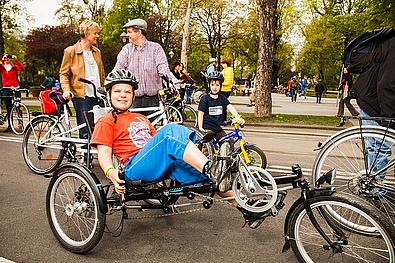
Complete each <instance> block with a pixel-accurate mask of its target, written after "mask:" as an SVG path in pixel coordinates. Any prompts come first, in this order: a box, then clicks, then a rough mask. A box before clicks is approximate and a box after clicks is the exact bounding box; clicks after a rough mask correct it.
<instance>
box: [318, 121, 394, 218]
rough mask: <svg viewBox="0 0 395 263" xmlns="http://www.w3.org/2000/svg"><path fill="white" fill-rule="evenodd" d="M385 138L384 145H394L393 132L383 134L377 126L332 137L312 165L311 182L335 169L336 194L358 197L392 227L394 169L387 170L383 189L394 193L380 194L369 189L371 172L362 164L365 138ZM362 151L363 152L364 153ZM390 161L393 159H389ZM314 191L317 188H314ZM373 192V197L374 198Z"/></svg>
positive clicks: (364, 162)
mask: <svg viewBox="0 0 395 263" xmlns="http://www.w3.org/2000/svg"><path fill="white" fill-rule="evenodd" d="M384 136H385V138H386V141H387V142H388V143H391V144H394V143H395V131H393V130H387V129H386V128H384V127H379V126H377V127H376V126H362V127H355V128H350V129H347V130H344V131H341V132H338V133H336V134H334V135H332V136H331V137H330V138H329V139H328V140H327V141H326V142H325V143H324V144H323V145H322V147H321V151H320V152H319V153H318V155H317V157H316V159H315V161H314V165H313V172H312V176H313V180H314V182H317V180H318V178H319V177H320V176H321V175H322V174H324V173H325V172H327V171H329V170H331V169H336V175H335V177H334V178H333V179H332V184H333V185H334V186H335V187H336V188H337V190H338V191H339V192H346V193H352V194H355V195H359V196H361V197H363V198H364V199H366V200H368V201H369V202H370V203H372V204H373V205H375V206H376V207H378V208H379V209H380V210H381V211H383V212H384V213H385V215H386V216H387V218H388V220H390V221H391V222H392V223H395V188H394V179H393V176H390V175H393V173H394V170H393V169H394V167H393V166H392V167H388V170H387V171H386V173H387V174H388V175H387V176H386V177H385V179H384V181H383V187H388V188H390V189H394V190H392V191H387V192H386V193H385V194H380V192H377V189H378V188H376V190H375V189H374V188H372V187H371V186H370V185H371V184H370V182H372V180H373V181H374V180H375V179H374V178H371V177H372V176H371V171H370V168H369V165H368V163H367V161H366V157H365V156H366V155H367V152H366V149H365V148H364V146H363V142H364V141H366V140H367V138H375V139H378V140H380V139H383V138H384ZM364 149H365V152H364ZM392 158H393V157H392ZM316 186H317V187H318V186H319V185H317V184H316ZM374 191H376V192H377V194H374Z"/></svg>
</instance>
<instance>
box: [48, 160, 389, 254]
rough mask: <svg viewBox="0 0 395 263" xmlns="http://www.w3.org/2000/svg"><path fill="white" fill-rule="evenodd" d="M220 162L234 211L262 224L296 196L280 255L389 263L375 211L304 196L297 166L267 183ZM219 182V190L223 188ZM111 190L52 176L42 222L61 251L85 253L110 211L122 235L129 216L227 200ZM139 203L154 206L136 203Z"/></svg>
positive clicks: (201, 194)
mask: <svg viewBox="0 0 395 263" xmlns="http://www.w3.org/2000/svg"><path fill="white" fill-rule="evenodd" d="M223 158H224V160H226V161H227V162H229V166H228V167H229V169H230V170H233V172H231V173H226V172H225V173H224V174H227V175H228V176H231V177H232V178H231V181H232V183H231V188H232V190H233V193H234V198H235V199H236V201H237V202H238V204H239V206H240V207H242V208H243V209H245V210H247V211H252V212H260V213H263V215H264V217H263V218H265V217H269V216H277V215H278V212H279V210H280V209H281V208H283V207H284V202H283V201H284V199H285V196H286V191H287V190H289V189H292V188H296V187H299V188H300V189H301V196H300V198H299V199H298V200H297V201H296V202H295V203H294V204H293V205H292V206H291V208H290V210H289V211H288V214H287V216H286V219H285V227H284V235H285V245H284V248H283V250H284V251H285V250H287V249H289V248H292V250H293V251H294V253H295V254H296V256H297V258H298V260H299V261H300V262H328V261H335V262H359V261H360V259H363V260H365V261H366V262H394V259H395V251H394V247H395V246H394V245H395V239H394V238H395V228H394V226H393V225H392V224H389V223H388V222H387V221H386V220H384V219H383V217H382V214H381V212H380V211H378V210H377V209H376V208H374V207H372V206H370V205H369V204H367V203H365V202H363V201H361V200H359V199H357V198H356V197H354V198H350V197H349V196H344V195H342V194H338V193H335V189H334V188H333V187H329V188H320V189H313V190H312V189H310V187H309V183H308V182H307V180H306V178H305V177H304V176H303V174H302V172H301V168H300V167H299V166H298V165H295V166H293V167H292V174H286V175H282V176H279V177H272V176H271V174H270V173H269V172H267V171H266V170H264V169H262V168H259V167H255V166H247V165H246V163H245V162H244V161H243V160H242V159H241V158H240V156H239V155H238V154H235V153H232V154H231V156H227V157H223ZM121 170H122V169H121ZM121 174H122V173H121ZM330 176H331V173H327V174H325V175H324V176H323V178H324V179H323V180H324V181H331V178H330ZM218 178H219V180H220V182H222V180H225V178H224V177H222V176H220V177H218ZM288 184H291V185H288ZM278 185H286V186H284V187H282V188H279V187H278ZM111 187H112V186H111V184H108V185H103V184H102V183H101V182H100V180H99V178H98V176H97V175H96V174H94V173H93V172H92V171H90V170H88V169H87V168H86V167H84V166H80V165H78V164H70V163H69V164H64V165H62V166H61V167H60V169H58V170H57V171H56V172H55V173H54V175H53V177H52V179H51V182H50V184H49V186H48V190H47V197H46V209H47V217H48V220H49V225H50V227H51V230H52V232H53V234H54V235H55V237H56V238H57V240H58V241H59V242H60V244H61V245H62V246H63V247H64V248H65V249H67V250H68V251H71V252H73V253H87V252H89V251H90V250H92V249H93V248H94V247H95V246H96V245H97V244H98V243H99V241H100V240H101V238H102V235H103V233H104V230H105V229H107V230H109V227H108V226H107V224H106V216H107V215H110V214H114V213H116V212H117V211H119V212H121V213H120V214H121V224H120V227H119V228H118V229H119V231H120V232H121V231H122V225H123V221H124V219H126V218H130V217H129V216H128V212H127V210H128V209H135V210H139V211H145V210H147V209H162V210H163V211H164V212H165V215H172V213H171V211H176V210H177V209H179V208H181V207H188V206H195V205H203V207H204V208H206V209H209V208H211V206H212V205H213V203H214V202H215V201H223V200H226V199H230V198H224V199H220V198H214V194H215V192H216V191H217V189H216V187H215V186H214V185H213V183H211V182H207V183H204V184H201V185H179V184H176V185H172V186H167V184H159V183H158V182H143V181H129V182H127V183H126V192H125V193H124V194H122V195H120V197H117V196H114V195H112V194H111V191H110V189H111ZM181 196H186V197H187V199H188V201H186V202H187V203H185V202H184V203H182V202H179V201H180V200H181V199H180V198H179V197H181ZM146 199H155V200H158V202H159V203H157V204H146V203H144V204H141V203H138V202H139V201H142V200H146ZM185 212H188V211H185ZM179 214H182V212H180V213H179ZM161 216H163V215H161ZM262 220H263V219H262ZM366 230H371V231H366ZM120 232H119V233H117V235H120ZM372 233H373V234H372Z"/></svg>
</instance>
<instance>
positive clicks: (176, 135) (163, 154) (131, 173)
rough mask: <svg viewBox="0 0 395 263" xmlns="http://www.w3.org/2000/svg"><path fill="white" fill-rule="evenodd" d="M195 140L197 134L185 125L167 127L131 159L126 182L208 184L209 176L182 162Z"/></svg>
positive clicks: (168, 125) (126, 168)
mask: <svg viewBox="0 0 395 263" xmlns="http://www.w3.org/2000/svg"><path fill="white" fill-rule="evenodd" d="M195 140H196V135H195V132H193V131H191V130H189V129H188V128H186V127H184V126H181V125H177V124H174V123H169V124H167V125H166V126H164V127H163V128H162V129H160V130H159V131H158V133H157V134H156V135H155V136H154V137H152V138H151V140H149V141H148V143H147V144H146V145H145V146H144V147H143V148H142V149H141V150H140V152H139V153H137V154H135V155H133V156H131V157H130V158H129V160H128V162H127V163H126V167H125V180H126V181H131V180H144V181H149V182H152V181H158V180H160V179H164V178H171V179H172V180H175V181H177V182H180V183H182V184H192V183H199V182H204V181H207V180H208V178H207V176H205V175H203V174H202V173H200V172H199V171H197V170H196V169H194V168H193V167H192V166H190V165H189V164H187V163H185V162H184V161H183V160H182V157H183V156H184V151H185V147H186V145H187V144H188V142H189V141H192V142H195Z"/></svg>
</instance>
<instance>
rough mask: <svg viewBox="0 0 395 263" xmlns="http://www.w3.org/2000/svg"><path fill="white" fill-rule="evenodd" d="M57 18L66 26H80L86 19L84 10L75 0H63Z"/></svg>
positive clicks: (56, 13)
mask: <svg viewBox="0 0 395 263" xmlns="http://www.w3.org/2000/svg"><path fill="white" fill-rule="evenodd" d="M55 16H56V17H57V18H58V19H59V21H60V22H61V23H62V24H63V25H66V26H76V25H78V24H79V23H80V22H81V20H82V19H83V17H84V10H83V8H82V6H81V5H80V4H77V3H75V0H62V1H61V3H60V4H59V8H58V9H57V10H56V11H55Z"/></svg>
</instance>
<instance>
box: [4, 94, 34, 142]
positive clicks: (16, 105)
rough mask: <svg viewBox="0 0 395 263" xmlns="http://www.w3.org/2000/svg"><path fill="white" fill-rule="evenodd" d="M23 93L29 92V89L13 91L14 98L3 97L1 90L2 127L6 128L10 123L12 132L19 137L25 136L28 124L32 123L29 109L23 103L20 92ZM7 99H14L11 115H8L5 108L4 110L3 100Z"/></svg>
mask: <svg viewBox="0 0 395 263" xmlns="http://www.w3.org/2000/svg"><path fill="white" fill-rule="evenodd" d="M23 91H27V89H18V90H12V96H3V95H2V94H3V92H2V90H1V89H0V94H1V97H0V126H6V125H8V123H9V124H10V127H11V130H12V132H13V133H15V134H17V135H22V134H23V132H24V130H25V127H26V125H27V123H29V121H30V113H29V109H28V108H27V107H26V105H25V104H23V102H22V101H21V96H20V92H23ZM6 97H8V98H9V97H11V98H12V108H11V111H10V114H9V115H7V112H6V109H5V107H4V108H3V104H4V103H3V99H4V98H6ZM4 106H5V104H4ZM3 111H5V113H3Z"/></svg>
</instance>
